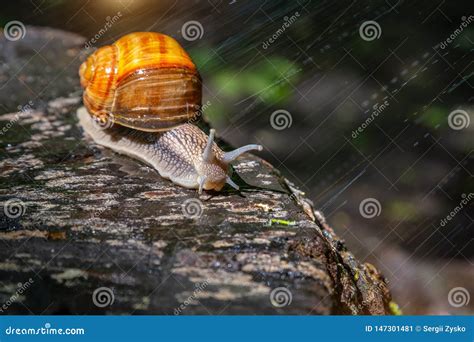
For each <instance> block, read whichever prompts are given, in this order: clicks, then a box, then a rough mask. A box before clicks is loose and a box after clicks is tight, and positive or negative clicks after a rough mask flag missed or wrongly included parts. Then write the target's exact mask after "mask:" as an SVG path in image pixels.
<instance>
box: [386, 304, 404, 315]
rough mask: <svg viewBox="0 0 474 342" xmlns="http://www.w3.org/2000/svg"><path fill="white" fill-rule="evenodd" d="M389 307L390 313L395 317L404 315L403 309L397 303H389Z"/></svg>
mask: <svg viewBox="0 0 474 342" xmlns="http://www.w3.org/2000/svg"><path fill="white" fill-rule="evenodd" d="M388 307H389V309H390V313H391V314H392V315H395V316H401V315H403V312H402V309H400V307H399V306H398V304H397V303H395V302H394V301H393V300H392V301H390V303H388Z"/></svg>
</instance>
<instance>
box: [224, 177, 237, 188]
mask: <svg viewBox="0 0 474 342" xmlns="http://www.w3.org/2000/svg"><path fill="white" fill-rule="evenodd" d="M225 182H226V183H227V184H229V185H230V186H231V187H233V188H234V189H235V190H239V189H240V188H239V186H238V185H237V184H235V183H234V182H233V181H232V179H230V177H229V176H227V177H226V178H225Z"/></svg>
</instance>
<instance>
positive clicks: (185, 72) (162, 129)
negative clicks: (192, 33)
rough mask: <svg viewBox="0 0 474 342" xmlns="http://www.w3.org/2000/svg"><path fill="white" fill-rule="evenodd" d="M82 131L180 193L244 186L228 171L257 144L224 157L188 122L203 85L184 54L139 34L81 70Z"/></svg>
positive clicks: (157, 37) (166, 40)
mask: <svg viewBox="0 0 474 342" xmlns="http://www.w3.org/2000/svg"><path fill="white" fill-rule="evenodd" d="M79 75H80V78H81V85H82V86H83V87H84V95H83V101H84V105H85V108H84V107H81V108H80V109H79V110H78V112H77V115H78V118H79V122H80V124H81V126H82V127H83V128H84V130H85V131H86V133H87V134H88V135H90V136H91V137H92V139H93V140H94V141H95V142H96V143H98V144H100V145H103V146H105V147H108V148H111V149H113V150H114V151H116V152H119V153H122V154H126V155H129V156H131V157H133V158H136V159H139V160H142V161H144V162H146V163H147V164H149V165H151V166H152V167H153V168H155V169H156V170H157V171H158V173H159V174H160V175H161V176H162V177H163V178H166V179H170V180H171V181H172V182H173V183H175V184H178V185H180V186H183V187H186V188H191V189H198V190H199V192H200V193H201V192H202V191H203V190H216V191H220V190H221V189H222V188H223V187H224V185H225V184H229V185H230V186H232V187H234V188H236V189H238V188H239V187H238V186H237V185H236V184H235V183H234V182H233V181H232V180H231V178H230V176H229V172H230V171H229V170H230V167H229V164H230V162H232V161H233V160H235V159H236V158H237V157H239V156H240V155H241V154H243V153H245V152H247V151H250V150H262V147H261V146H260V145H246V146H243V147H241V148H238V149H236V150H234V151H231V152H223V151H222V150H221V149H220V148H219V147H218V146H217V144H216V143H215V142H214V136H215V131H214V130H213V129H211V131H210V134H209V136H207V135H206V134H205V133H204V132H202V131H201V130H200V129H199V128H198V127H197V126H195V125H193V124H191V123H189V122H190V121H192V120H193V119H196V118H197V117H198V116H199V111H200V107H201V94H202V90H201V87H202V84H201V78H200V76H199V73H198V71H197V69H196V67H195V65H194V63H193V62H192V60H191V59H190V57H189V56H188V55H187V54H186V52H185V51H184V50H183V49H182V48H181V46H179V44H178V43H177V42H176V41H175V40H174V39H173V38H171V37H168V36H166V35H163V34H159V33H152V32H138V33H132V34H129V35H126V36H124V37H122V38H120V39H119V40H118V41H116V42H115V43H114V44H112V45H110V46H105V47H102V48H100V49H98V50H97V51H96V52H95V53H94V54H92V55H91V56H90V57H89V58H88V59H87V60H86V61H85V62H84V63H83V64H82V65H81V67H80V69H79Z"/></svg>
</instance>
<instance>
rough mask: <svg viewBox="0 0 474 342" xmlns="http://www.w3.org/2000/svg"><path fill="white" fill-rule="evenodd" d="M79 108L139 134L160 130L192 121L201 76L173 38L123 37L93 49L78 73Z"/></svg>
mask: <svg viewBox="0 0 474 342" xmlns="http://www.w3.org/2000/svg"><path fill="white" fill-rule="evenodd" d="M79 75H80V78H81V85H82V87H83V88H84V95H83V99H84V105H85V106H86V108H87V110H88V111H89V113H90V114H91V115H93V116H95V117H97V118H99V119H101V120H107V119H108V117H112V119H113V122H115V123H118V124H120V125H123V126H127V127H131V128H134V129H137V130H141V131H160V130H165V129H170V128H172V127H175V126H177V125H179V124H181V123H183V122H185V121H188V120H191V119H193V118H195V117H196V116H197V115H198V114H199V109H200V107H201V87H202V85H201V77H200V76H199V73H198V71H197V69H196V66H195V65H194V63H193V61H192V60H191V58H190V57H189V56H188V54H187V53H186V52H185V51H184V50H183V48H182V47H181V46H180V45H179V43H178V42H177V41H176V40H174V39H173V38H171V37H169V36H166V35H164V34H160V33H154V32H136V33H131V34H128V35H126V36H124V37H122V38H120V39H119V40H117V41H116V42H115V43H114V44H113V45H108V46H104V47H101V48H99V49H98V50H97V51H96V52H94V53H93V54H92V55H91V56H89V58H88V59H87V60H86V61H85V62H84V63H82V65H81V67H80V69H79Z"/></svg>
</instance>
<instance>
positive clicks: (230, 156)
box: [222, 144, 263, 164]
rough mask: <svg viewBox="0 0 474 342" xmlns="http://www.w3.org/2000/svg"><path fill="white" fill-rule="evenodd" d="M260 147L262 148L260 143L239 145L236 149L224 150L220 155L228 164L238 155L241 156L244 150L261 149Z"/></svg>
mask: <svg viewBox="0 0 474 342" xmlns="http://www.w3.org/2000/svg"><path fill="white" fill-rule="evenodd" d="M262 149H263V147H262V145H255V144H250V145H245V146H242V147H239V148H238V149H236V150H233V151H230V152H225V153H224V155H223V156H222V161H223V162H224V163H226V164H228V163H230V162H231V161H234V160H236V159H237V158H238V157H239V156H241V155H242V154H244V153H245V152H248V151H261V150H262Z"/></svg>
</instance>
